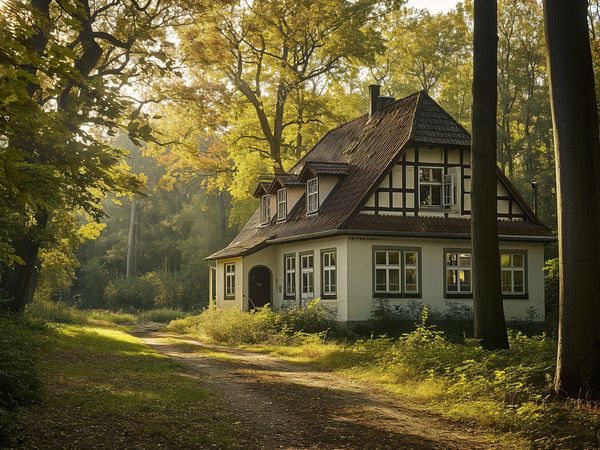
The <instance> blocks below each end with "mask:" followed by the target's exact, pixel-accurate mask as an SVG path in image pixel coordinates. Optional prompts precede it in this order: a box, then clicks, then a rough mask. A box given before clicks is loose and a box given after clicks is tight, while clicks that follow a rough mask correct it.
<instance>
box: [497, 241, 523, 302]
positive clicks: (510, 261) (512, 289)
mask: <svg viewBox="0 0 600 450" xmlns="http://www.w3.org/2000/svg"><path fill="white" fill-rule="evenodd" d="M500 266H501V268H502V293H503V294H517V295H518V294H525V253H521V252H502V253H501V254H500Z"/></svg>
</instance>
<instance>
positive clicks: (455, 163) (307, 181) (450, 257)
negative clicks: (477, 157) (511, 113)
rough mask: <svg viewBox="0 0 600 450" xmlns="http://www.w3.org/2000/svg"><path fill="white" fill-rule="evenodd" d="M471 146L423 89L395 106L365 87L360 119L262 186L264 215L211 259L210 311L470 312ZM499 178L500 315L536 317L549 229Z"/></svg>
mask: <svg viewBox="0 0 600 450" xmlns="http://www.w3.org/2000/svg"><path fill="white" fill-rule="evenodd" d="M470 144H471V140H470V136H469V133H468V132H467V131H466V130H465V129H464V128H463V127H462V126H461V125H460V124H459V123H458V122H456V121H455V120H454V119H453V118H452V117H451V116H450V115H449V114H448V113H447V112H445V111H444V110H443V109H442V108H441V107H440V106H439V105H438V104H437V103H436V102H435V101H434V100H433V99H431V98H430V97H429V96H428V95H427V94H426V93H425V92H418V93H415V94H412V95H410V96H408V97H406V98H403V99H401V100H398V101H394V100H393V99H390V98H389V97H380V96H379V86H376V85H374V86H370V108H369V113H368V114H366V115H364V116H362V117H359V118H358V119H355V120H352V121H350V122H348V123H346V124H344V125H341V126H339V127H338V128H335V129H333V130H331V131H329V132H328V133H327V134H326V135H325V136H324V137H323V138H322V139H321V140H320V141H319V142H318V143H317V144H316V145H315V146H314V148H313V149H312V150H311V151H309V152H308V153H307V154H306V156H304V157H303V158H302V159H301V160H300V161H298V163H297V164H296V165H295V166H294V167H293V168H292V169H291V170H290V171H289V172H288V173H287V174H280V175H277V176H275V177H274V179H273V180H272V181H271V182H268V183H260V184H259V185H258V187H257V188H256V192H255V194H254V195H255V196H256V197H257V198H259V199H260V208H259V209H258V210H257V211H256V213H255V214H254V215H253V216H252V218H251V219H250V220H249V221H248V223H247V224H246V226H245V227H244V228H243V230H242V231H241V232H240V233H239V235H238V236H237V237H236V238H235V239H234V240H233V241H232V242H231V243H230V244H229V245H228V246H227V247H226V248H224V249H222V250H220V251H218V252H216V253H215V254H213V255H211V256H210V257H209V259H211V260H214V261H215V265H216V270H215V271H214V272H215V276H216V280H215V296H214V297H215V299H216V304H217V306H218V307H222V308H229V307H235V308H239V309H241V310H249V309H251V308H253V307H258V306H262V305H265V304H270V305H271V306H272V307H273V308H275V309H279V308H286V307H292V306H298V305H304V304H306V303H307V302H308V301H310V300H312V299H313V298H316V297H320V298H321V299H322V302H323V303H324V304H325V305H328V306H330V307H332V308H333V309H335V311H336V312H337V319H338V320H339V321H341V322H360V321H365V320H368V319H369V318H370V317H371V315H372V313H373V310H374V308H375V307H376V306H377V305H378V304H379V303H380V302H381V301H384V302H385V303H386V304H387V305H389V306H390V307H392V308H393V307H394V306H395V307H399V306H401V305H403V304H406V303H408V302H410V301H411V300H416V301H419V302H423V303H428V304H429V305H431V307H433V308H437V309H438V310H441V311H443V310H444V309H445V308H447V307H448V305H449V304H450V302H453V303H454V304H456V303H459V304H463V305H467V306H472V290H471V289H472V284H471V280H472V275H471V270H472V269H471V261H472V260H471V250H470V247H471V243H470V227H471V222H470V216H469V214H470V187H471V186H470V185H471V169H470V159H471V158H470ZM497 180H498V189H497V192H498V195H497V206H498V228H499V238H500V248H501V256H500V259H501V266H502V290H503V293H504V308H505V312H506V316H507V318H509V319H514V318H524V317H525V316H527V315H528V314H529V313H530V312H531V311H536V312H537V314H538V316H537V317H538V319H540V320H542V319H543V316H544V274H543V271H542V267H543V264H544V245H545V244H547V243H548V242H550V241H553V240H554V237H553V233H552V231H551V230H550V229H549V228H547V227H546V226H544V225H543V224H542V223H541V222H540V220H539V219H538V218H537V217H536V215H535V214H534V212H533V211H532V210H531V209H530V207H529V206H528V205H527V204H526V202H525V200H524V199H523V197H522V196H521V195H520V194H519V192H518V191H517V190H516V189H515V187H514V186H513V185H512V184H511V183H510V181H509V180H508V179H507V178H506V177H505V176H504V174H503V173H502V172H501V171H500V170H498V172H497ZM454 306H455V305H454Z"/></svg>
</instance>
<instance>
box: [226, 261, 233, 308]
mask: <svg viewBox="0 0 600 450" xmlns="http://www.w3.org/2000/svg"><path fill="white" fill-rule="evenodd" d="M233 298H235V263H228V264H225V299H227V300H231V299H233Z"/></svg>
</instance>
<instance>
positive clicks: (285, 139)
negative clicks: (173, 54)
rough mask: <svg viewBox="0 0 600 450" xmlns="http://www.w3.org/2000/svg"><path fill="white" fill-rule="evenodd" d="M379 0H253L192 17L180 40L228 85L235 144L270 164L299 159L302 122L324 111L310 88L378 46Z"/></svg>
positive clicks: (213, 75)
mask: <svg viewBox="0 0 600 450" xmlns="http://www.w3.org/2000/svg"><path fill="white" fill-rule="evenodd" d="M380 3H382V2H378V1H375V0H359V1H355V2H349V1H344V0H309V1H304V2H298V1H293V0H286V1H280V0H277V1H275V0H258V1H254V2H242V3H240V4H235V5H226V6H222V7H217V8H215V9H214V10H213V11H212V13H211V14H209V15H203V16H202V17H201V18H200V19H199V20H197V21H196V24H195V26H193V27H190V28H189V29H188V30H187V33H186V35H185V37H184V39H183V41H184V42H185V44H186V45H187V46H188V48H189V59H190V61H192V62H194V63H196V64H199V66H200V68H202V67H203V68H204V74H203V76H204V78H209V79H213V80H214V79H218V80H219V81H220V83H221V84H225V85H228V86H230V87H231V94H232V95H231V101H229V102H227V103H226V104H224V105H223V106H224V107H225V108H226V109H227V110H228V118H229V119H230V121H229V123H228V125H229V129H228V133H227V134H228V135H229V136H230V139H229V141H230V142H231V144H232V146H233V145H235V146H237V147H238V148H239V149H240V151H241V152H250V153H253V154H254V155H257V156H256V158H255V160H256V162H257V163H258V162H259V161H260V164H263V165H264V162H265V160H266V161H268V164H269V165H270V166H272V167H273V170H283V169H284V165H285V163H286V162H287V161H288V160H290V159H294V160H295V159H297V157H298V156H299V154H300V153H301V152H302V151H303V150H305V148H306V145H307V144H308V143H309V142H306V141H305V140H303V138H302V136H303V128H304V127H306V126H307V125H308V124H311V123H314V122H319V121H320V120H321V119H320V115H322V114H323V112H324V111H323V110H319V109H316V110H315V109H314V108H311V107H310V106H311V97H312V95H311V92H312V93H314V92H315V90H316V91H318V90H322V89H323V88H325V87H326V86H327V85H328V80H327V78H326V77H327V75H328V74H332V73H335V72H336V71H341V70H343V68H345V67H347V66H348V64H349V63H351V62H355V61H361V60H362V61H365V60H370V59H372V58H373V56H374V54H375V53H376V52H377V51H382V50H383V46H382V43H381V40H380V36H379V33H378V32H377V31H376V30H375V25H376V24H377V21H376V19H377V17H378V16H379V15H380V14H381V13H382V9H383V7H384V5H383V4H380ZM196 70H198V69H195V70H194V71H192V73H194V72H195V71H196ZM196 76H197V77H198V78H202V76H198V75H196ZM203 84H205V83H203ZM313 98H314V97H313ZM254 175H256V174H254Z"/></svg>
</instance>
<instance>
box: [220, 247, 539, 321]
mask: <svg viewBox="0 0 600 450" xmlns="http://www.w3.org/2000/svg"><path fill="white" fill-rule="evenodd" d="M373 246H400V247H417V248H420V249H421V271H420V276H421V283H420V285H421V297H420V298H417V299H407V298H400V299H390V300H389V305H390V306H391V307H394V306H395V305H406V304H408V303H409V302H411V301H413V300H414V301H417V302H422V303H428V304H429V305H430V306H431V307H433V308H435V309H437V310H439V311H444V310H445V309H446V308H447V307H448V302H449V301H450V302H454V303H457V304H462V305H466V306H469V307H472V304H473V301H472V299H446V298H445V294H444V278H445V262H444V249H468V248H470V242H469V241H466V240H456V239H418V238H392V237H377V236H338V237H332V238H322V239H313V240H307V241H301V242H291V243H281V244H278V245H273V246H271V247H268V248H266V249H264V250H261V251H259V252H256V253H254V254H252V255H249V256H246V257H244V258H235V259H228V260H223V261H217V283H216V294H217V305H218V306H219V307H226V308H227V307H237V308H240V309H242V310H244V311H247V310H248V301H247V297H248V275H249V272H250V270H251V269H252V267H255V266H267V267H269V269H270V270H271V273H272V293H273V294H272V306H273V308H275V309H279V308H281V307H282V306H284V305H288V306H292V305H293V304H294V302H293V301H289V300H285V301H284V295H283V291H284V282H283V279H284V268H283V256H284V255H286V254H290V253H293V254H295V255H296V257H297V259H296V303H295V304H297V301H298V299H299V298H300V259H299V255H300V254H301V253H303V252H307V251H312V252H314V283H315V296H317V297H318V296H320V295H321V250H323V249H332V248H334V249H335V250H336V253H337V298H336V299H332V300H329V299H328V300H325V299H323V300H322V303H323V304H325V305H328V306H330V307H331V308H333V309H335V310H336V311H337V320H339V321H342V322H346V321H350V322H352V321H364V320H368V319H370V318H371V315H372V312H373V308H374V305H375V301H374V298H373ZM500 247H501V249H505V250H519V251H525V252H526V255H527V269H526V279H527V284H526V286H527V293H528V298H527V299H509V298H506V299H505V300H504V309H505V315H506V317H507V319H516V318H526V317H527V316H528V310H529V309H530V308H533V309H534V310H535V311H536V313H537V319H539V320H543V318H544V273H543V264H544V245H543V244H542V243H521V242H502V243H501V244H500ZM231 261H233V262H235V263H236V298H235V300H224V299H223V290H224V279H223V276H224V275H223V272H224V270H223V267H224V263H226V262H231Z"/></svg>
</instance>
